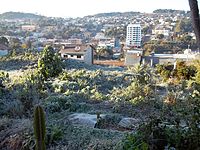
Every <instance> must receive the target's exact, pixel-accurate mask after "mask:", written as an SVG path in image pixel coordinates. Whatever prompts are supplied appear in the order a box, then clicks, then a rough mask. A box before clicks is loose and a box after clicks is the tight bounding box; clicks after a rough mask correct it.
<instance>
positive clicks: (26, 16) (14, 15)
mask: <svg viewBox="0 0 200 150" xmlns="http://www.w3.org/2000/svg"><path fill="white" fill-rule="evenodd" d="M41 17H43V16H40V15H36V14H32V13H22V12H5V13H3V14H0V19H39V18H41Z"/></svg>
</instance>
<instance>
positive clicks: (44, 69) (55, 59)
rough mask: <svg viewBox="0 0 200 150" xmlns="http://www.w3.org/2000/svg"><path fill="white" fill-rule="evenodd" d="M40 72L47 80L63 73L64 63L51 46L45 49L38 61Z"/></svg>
mask: <svg viewBox="0 0 200 150" xmlns="http://www.w3.org/2000/svg"><path fill="white" fill-rule="evenodd" d="M38 70H39V72H40V73H41V74H42V75H43V77H44V79H45V80H46V79H48V78H49V77H55V76H58V75H59V74H60V73H61V72H62V61H61V59H60V58H59V56H58V54H55V52H54V50H53V48H52V47H51V46H47V47H45V48H44V50H43V52H42V54H41V57H40V58H39V60H38Z"/></svg>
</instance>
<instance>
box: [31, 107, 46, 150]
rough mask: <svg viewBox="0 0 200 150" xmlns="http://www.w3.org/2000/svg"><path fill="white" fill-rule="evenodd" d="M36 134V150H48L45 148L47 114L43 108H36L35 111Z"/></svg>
mask: <svg viewBox="0 0 200 150" xmlns="http://www.w3.org/2000/svg"><path fill="white" fill-rule="evenodd" d="M34 134H35V138H36V150H46V146H45V134H46V126H45V114H44V111H43V109H42V107H41V106H39V105H38V106H36V108H35V111H34Z"/></svg>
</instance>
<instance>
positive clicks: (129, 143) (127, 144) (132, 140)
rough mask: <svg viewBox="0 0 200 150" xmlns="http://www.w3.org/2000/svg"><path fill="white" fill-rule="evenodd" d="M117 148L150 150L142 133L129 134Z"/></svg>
mask: <svg viewBox="0 0 200 150" xmlns="http://www.w3.org/2000/svg"><path fill="white" fill-rule="evenodd" d="M116 149H123V150H148V149H149V146H148V144H147V143H146V142H144V141H143V138H142V136H141V135H140V134H138V133H136V134H128V135H127V136H126V137H125V139H123V140H122V141H121V142H120V143H118V145H117V147H116Z"/></svg>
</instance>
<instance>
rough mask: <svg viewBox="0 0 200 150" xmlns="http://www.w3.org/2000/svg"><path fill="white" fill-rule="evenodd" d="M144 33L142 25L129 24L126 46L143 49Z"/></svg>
mask: <svg viewBox="0 0 200 150" xmlns="http://www.w3.org/2000/svg"><path fill="white" fill-rule="evenodd" d="M141 41H142V33H141V26H140V24H129V25H128V26H127V32H126V45H127V46H134V47H141Z"/></svg>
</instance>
